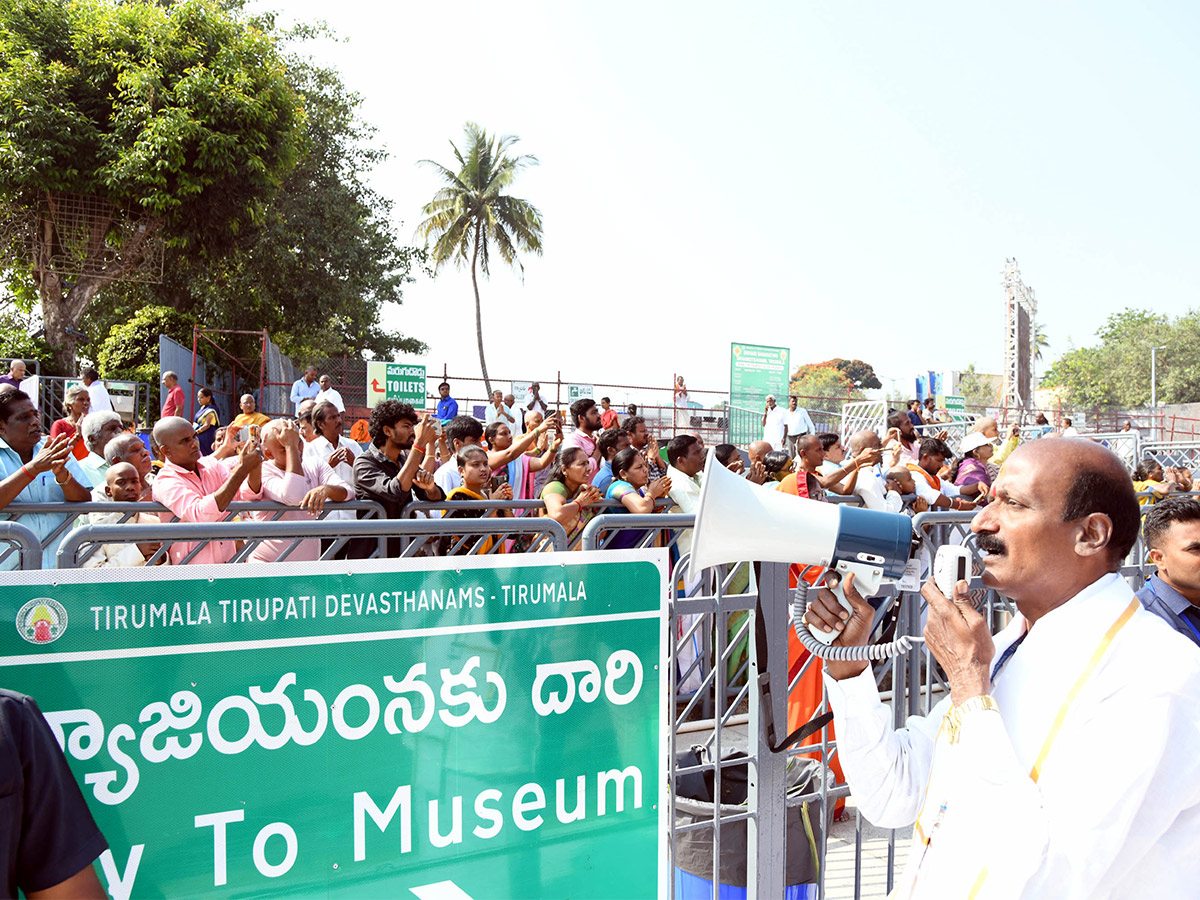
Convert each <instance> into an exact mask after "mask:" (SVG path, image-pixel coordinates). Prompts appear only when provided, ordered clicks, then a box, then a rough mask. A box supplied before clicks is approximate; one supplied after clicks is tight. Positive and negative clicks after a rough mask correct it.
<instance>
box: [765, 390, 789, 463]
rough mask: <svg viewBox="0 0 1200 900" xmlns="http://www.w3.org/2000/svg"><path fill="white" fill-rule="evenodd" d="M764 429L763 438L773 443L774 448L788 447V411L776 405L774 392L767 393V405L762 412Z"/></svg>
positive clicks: (783, 448) (772, 447) (782, 448)
mask: <svg viewBox="0 0 1200 900" xmlns="http://www.w3.org/2000/svg"><path fill="white" fill-rule="evenodd" d="M762 429H763V436H762V439H763V440H764V441H766V442H767V443H768V444H770V445H771V449H772V450H786V449H787V447H786V446H785V445H786V443H787V413H785V412H784V411H783V410H782V409H780V408H779V407H778V406H777V405H776V403H775V395H774V394H767V405H766V407H764V408H763V414H762Z"/></svg>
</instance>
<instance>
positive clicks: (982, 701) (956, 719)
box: [946, 694, 1000, 744]
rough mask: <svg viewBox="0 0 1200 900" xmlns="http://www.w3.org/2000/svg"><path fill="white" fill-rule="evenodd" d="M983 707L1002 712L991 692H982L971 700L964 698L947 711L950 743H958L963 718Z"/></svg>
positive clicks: (947, 730) (947, 728)
mask: <svg viewBox="0 0 1200 900" xmlns="http://www.w3.org/2000/svg"><path fill="white" fill-rule="evenodd" d="M981 709H994V710H995V711H996V712H1000V707H999V705H998V704H997V703H996V701H995V700H993V699H992V696H991V694H980V695H979V696H978V697H971V698H970V699H969V700H964V701H963V702H962V703H960V704H958V706H952V707H950V711H949V712H948V713H946V733H947V735H948V736H949V738H950V743H952V744H957V743H958V738H959V732H960V730H961V729H962V723H963V719H964V718H965V717H966V716H967V715H968V714H969V713H973V712H975V711H976V710H981Z"/></svg>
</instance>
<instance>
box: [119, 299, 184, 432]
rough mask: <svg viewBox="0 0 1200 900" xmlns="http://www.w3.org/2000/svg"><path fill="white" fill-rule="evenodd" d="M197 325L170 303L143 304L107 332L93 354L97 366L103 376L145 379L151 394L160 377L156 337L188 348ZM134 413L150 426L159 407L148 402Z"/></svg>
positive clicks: (124, 379) (128, 379) (156, 415)
mask: <svg viewBox="0 0 1200 900" xmlns="http://www.w3.org/2000/svg"><path fill="white" fill-rule="evenodd" d="M196 324H197V322H196V320H195V319H194V318H193V317H192V316H189V315H187V314H186V313H181V312H179V311H178V310H176V309H172V308H171V307H169V306H143V307H142V308H141V309H139V310H138V311H137V312H135V313H134V314H133V315H132V316H131V317H130V318H129V319H128V320H127V321H125V322H121V323H120V324H117V325H115V326H113V328H112V330H111V331H109V333H108V336H107V337H106V338H105V339H104V341H103V342H102V343H101V344H100V347H99V351H98V353H97V354H96V365H97V368H99V369H100V373H101V374H102V375H103V376H104V377H105V378H114V379H120V380H122V381H142V382H145V383H146V384H149V385H150V386H151V393H153V388H154V386H155V385H157V384H158V379H159V369H158V336H159V335H160V334H165V335H166V336H167V337H169V338H173V339H174V340H175V341H177V342H178V343H180V344H183V346H185V347H187V346H190V345H191V342H192V326H194V325H196ZM134 414H135V415H136V416H137V418H138V421H139V422H142V423H143V424H147V425H149V424H151V423H152V422H154V421H156V420H157V419H158V407H157V406H156V405H155V404H154V403H151V404H150V407H149V408H148V409H145V408H143V409H140V410H135V411H134Z"/></svg>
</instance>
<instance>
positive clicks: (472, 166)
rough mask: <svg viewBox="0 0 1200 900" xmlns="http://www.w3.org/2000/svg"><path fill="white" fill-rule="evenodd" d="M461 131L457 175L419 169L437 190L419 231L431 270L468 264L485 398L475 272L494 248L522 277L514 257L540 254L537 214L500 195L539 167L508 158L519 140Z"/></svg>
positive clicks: (531, 160) (474, 128) (469, 128)
mask: <svg viewBox="0 0 1200 900" xmlns="http://www.w3.org/2000/svg"><path fill="white" fill-rule="evenodd" d="M463 131H464V133H465V137H466V141H465V143H464V145H463V149H462V150H459V148H458V147H456V146H455V145H454V142H453V141H451V142H450V147H451V149H453V150H454V157H455V159H457V160H458V171H457V172H455V171H452V170H450V169H448V168H446V167H445V166H443V165H441V164H440V163H436V162H434V161H432V160H428V159H423V160H421V165H427V166H431V167H433V168H434V169H435V170H437V172H438V174H439V175H440V176H441V178H442V182H443V186H442V188H441V189H440V190H439V191H438V192H437V193H436V194H434V195H433V199H432V200H430V201H429V202H428V203H427V204H425V206H424V207H423V208H422V210H421V212H422V214H423V215H425V216H427V217H428V218H426V219H425V221H423V222H422V223H421V224H420V225H419V226H418V227H417V234H419V235H422V236H423V237H424V238H425V241H426V246H428V244H429V241H430V239H431V238H432V239H433V249H432V251H431V253H432V256H433V270H434V272H435V273H436V272H437V271H438V269H439V268H440V267H441V266H442V264H443V263H445V262H446V261H447V260H453V261H454V264H455V266H458V267H461V266H462V265H463V264H465V263H466V262H467V260H468V259H469V260H470V262H471V286H472V287H473V288H474V289H475V336H476V337H477V338H478V340H479V367H480V368H481V369H482V370H483V383H484V387H485V388H486V389H487V393H488V396H489V397H490V396H491V394H492V382H491V379H490V378H489V377H488V370H487V362H486V361H485V360H484V356H483V316H482V314H481V312H480V307H479V280H478V278H477V276H476V270H477V269H478V270H481V271H482V272H483V274H484V275H485V276H486V275H487V274H488V257H489V251H490V250H491V249H492V248H493V247H494V248H495V250H496V252H498V253H499V254H500V258H501V259H502V260H504V261H505V262H506V263H508V264H509V265H510V266H514V267H516V268H517V269H518V270H520V272H521V274H522V276H524V272H525V267H524V266H523V265H521V261H520V260H519V259H518V258H517V251H519V250H520V251H526V252H530V251H531V252H533V253H536V254H538V255H539V256H541V254H542V214H541V213H540V212H539V211H538V210H537V208H536V207H534V206H533V205H532V204H531V203H530V202H529V201H528V200H521V199H519V198H517V197H512V196H509V195H508V194H505V193H504V190H505V189H506V188H508V187H509V186H510V185H511V184H512V183H513V181H514V180H515V179H516V177H517V175H518V173H520V171H521V170H522V169H524V168H525V167H526V166H535V165H537V163H538V160H537V157H536V156H530V155H529V154H522V155H521V156H509V155H508V150H509V148H510V147H512V145H513V144H515V143H516V142H517V141H518V140H519V138H518V137H517V136H516V135H513V134H505V135H501V136H500V137H498V138H497V137H493V136H491V135H489V134H488V133H487V132H486V131H484V130H483V129H482V128H480V127H479V126H478V125H476V124H475V123H474V122H468V123H467V124H466V125H465V126H464V128H463Z"/></svg>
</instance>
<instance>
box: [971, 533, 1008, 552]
mask: <svg viewBox="0 0 1200 900" xmlns="http://www.w3.org/2000/svg"><path fill="white" fill-rule="evenodd" d="M975 546H976V547H978V548H979V549H980V550H982V551H984V552H985V553H989V554H991V555H992V556H1003V555H1004V554H1005V553H1007V552H1008V548H1007V547H1005V546H1004V541H1002V540H1000V538H998V537H996V536H995V535H994V534H981V535H979V536H978V537H977V538H975Z"/></svg>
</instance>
